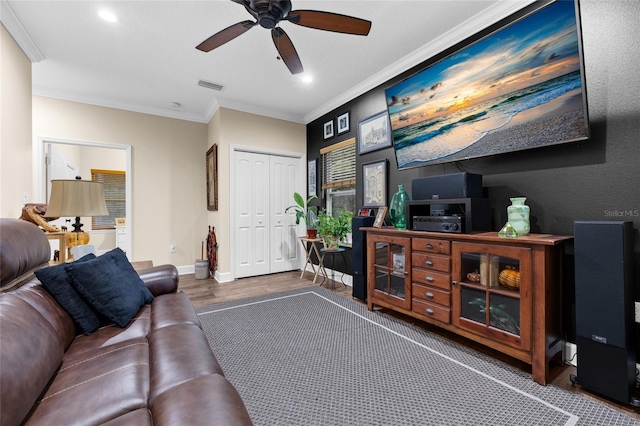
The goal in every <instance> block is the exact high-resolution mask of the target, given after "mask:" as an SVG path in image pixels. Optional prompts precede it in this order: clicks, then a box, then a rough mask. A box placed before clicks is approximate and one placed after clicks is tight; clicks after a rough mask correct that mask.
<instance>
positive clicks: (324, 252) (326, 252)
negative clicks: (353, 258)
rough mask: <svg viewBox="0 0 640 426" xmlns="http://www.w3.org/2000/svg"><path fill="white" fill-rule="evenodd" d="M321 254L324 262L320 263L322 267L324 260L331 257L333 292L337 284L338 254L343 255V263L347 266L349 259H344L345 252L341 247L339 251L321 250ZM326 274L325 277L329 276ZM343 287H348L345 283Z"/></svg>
mask: <svg viewBox="0 0 640 426" xmlns="http://www.w3.org/2000/svg"><path fill="white" fill-rule="evenodd" d="M320 252H321V253H322V260H321V261H320V264H321V265H324V258H325V257H326V256H331V290H333V287H334V284H335V283H336V280H335V275H336V268H335V261H336V254H341V255H342V261H343V262H344V264H345V265H346V264H347V259H346V258H345V257H344V252H345V250H344V249H343V248H342V247H339V248H338V250H325V249H320ZM326 274H327V273H326V271H325V277H326V276H327V275H326ZM327 278H328V277H327ZM341 280H342V279H341ZM320 285H322V284H320ZM342 285H344V286H346V284H345V283H344V282H342Z"/></svg>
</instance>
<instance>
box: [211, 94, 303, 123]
mask: <svg viewBox="0 0 640 426" xmlns="http://www.w3.org/2000/svg"><path fill="white" fill-rule="evenodd" d="M217 102H218V105H219V106H220V107H223V108H229V109H234V110H236V111H242V112H247V113H249V114H256V115H262V116H264V117H270V118H276V119H279V120H285V121H291V122H293V123H300V124H307V123H306V122H305V121H304V117H302V116H298V115H292V114H287V113H284V112H282V111H276V110H274V109H271V108H262V107H257V106H255V105H248V104H244V103H241V102H235V101H231V100H228V99H222V98H218V99H217ZM213 113H215V110H214V111H213ZM213 113H212V114H211V115H210V116H209V119H211V117H212V116H213Z"/></svg>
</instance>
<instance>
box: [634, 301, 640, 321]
mask: <svg viewBox="0 0 640 426" xmlns="http://www.w3.org/2000/svg"><path fill="white" fill-rule="evenodd" d="M635 307H636V315H635V318H636V322H640V302H635Z"/></svg>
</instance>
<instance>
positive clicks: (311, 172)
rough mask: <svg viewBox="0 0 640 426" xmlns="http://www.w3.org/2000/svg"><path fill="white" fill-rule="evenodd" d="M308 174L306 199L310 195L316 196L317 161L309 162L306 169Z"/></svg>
mask: <svg viewBox="0 0 640 426" xmlns="http://www.w3.org/2000/svg"><path fill="white" fill-rule="evenodd" d="M307 173H308V176H307V177H308V182H309V188H308V195H307V196H308V197H311V196H312V195H315V196H317V195H318V159H317V158H316V159H314V160H309V166H308V168H307Z"/></svg>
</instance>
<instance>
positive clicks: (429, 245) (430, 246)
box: [424, 243, 433, 249]
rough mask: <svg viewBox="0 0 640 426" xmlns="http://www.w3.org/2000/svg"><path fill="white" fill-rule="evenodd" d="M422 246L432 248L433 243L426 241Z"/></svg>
mask: <svg viewBox="0 0 640 426" xmlns="http://www.w3.org/2000/svg"><path fill="white" fill-rule="evenodd" d="M424 246H425V247H426V248H428V249H432V248H433V244H431V243H426V244H425V245H424Z"/></svg>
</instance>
